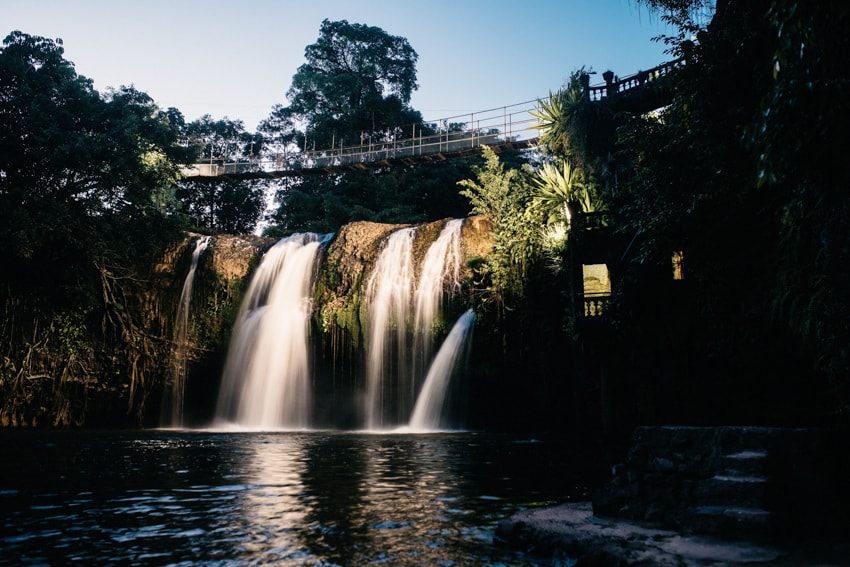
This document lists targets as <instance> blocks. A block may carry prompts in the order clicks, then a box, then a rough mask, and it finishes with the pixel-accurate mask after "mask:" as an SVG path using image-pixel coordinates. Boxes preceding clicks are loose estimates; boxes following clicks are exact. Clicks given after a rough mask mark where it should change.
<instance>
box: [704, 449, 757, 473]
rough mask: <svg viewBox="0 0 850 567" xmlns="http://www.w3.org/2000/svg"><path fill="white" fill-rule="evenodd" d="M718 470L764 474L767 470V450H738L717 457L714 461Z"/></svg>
mask: <svg viewBox="0 0 850 567" xmlns="http://www.w3.org/2000/svg"><path fill="white" fill-rule="evenodd" d="M715 466H716V468H717V470H718V471H729V475H731V474H732V472H731V471H737V472H740V473H746V474H762V475H763V474H765V471H766V470H767V451H738V452H737V453H730V454H728V455H723V456H722V457H719V458H718V459H717V462H716V465H715Z"/></svg>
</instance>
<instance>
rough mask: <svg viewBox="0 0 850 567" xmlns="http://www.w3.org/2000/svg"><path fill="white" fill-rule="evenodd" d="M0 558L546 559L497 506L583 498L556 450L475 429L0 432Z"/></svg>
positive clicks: (183, 561)
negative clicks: (510, 528) (527, 549)
mask: <svg viewBox="0 0 850 567" xmlns="http://www.w3.org/2000/svg"><path fill="white" fill-rule="evenodd" d="M0 447H2V453H3V466H2V467H0V471H2V472H0V522H1V523H0V564H2V565H65V564H68V563H76V564H79V565H111V564H120V565H245V564H250V565H263V564H276V565H371V564H385V565H429V566H430V565H447V566H448V565H546V563H545V562H541V561H540V560H537V559H535V558H532V557H526V556H523V555H521V554H518V553H517V552H513V551H510V550H507V549H503V548H500V547H498V546H496V545H494V544H493V532H494V530H495V527H496V524H497V523H498V521H499V520H501V519H504V518H506V517H508V516H510V514H511V513H513V512H515V511H517V510H520V509H525V508H528V507H532V506H540V505H545V504H550V503H554V502H561V501H565V500H567V499H576V498H582V497H586V494H584V492H585V489H584V487H583V485H582V481H581V480H580V478H579V477H580V475H579V474H578V473H577V470H576V458H575V456H574V455H571V453H570V450H569V448H568V447H566V446H564V445H562V444H560V443H558V442H555V441H552V440H545V439H543V440H541V439H532V438H520V437H508V436H495V435H489V434H476V433H444V434H424V435H402V434H361V433H342V432H304V433H291V432H290V433H220V432H189V431H180V432H178V431H139V432H90V431H89V432H80V431H65V432H41V431H20V432H15V431H12V432H9V431H6V432H0Z"/></svg>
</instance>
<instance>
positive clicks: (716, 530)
mask: <svg viewBox="0 0 850 567" xmlns="http://www.w3.org/2000/svg"><path fill="white" fill-rule="evenodd" d="M845 449H846V439H845V438H844V437H842V436H841V435H838V434H836V433H835V432H830V431H826V430H822V429H799V428H798V429H783V428H769V427H674V426H665V427H638V428H637V429H636V430H635V432H634V435H633V438H632V442H631V445H630V448H629V452H628V455H627V457H626V460H625V462H623V463H621V464H618V465H617V466H615V467H613V469H612V475H611V478H610V479H609V480H608V481H607V482H606V483H605V484H604V486H603V487H602V488H601V489H599V490H597V491H596V493H595V494H594V495H593V500H592V502H578V503H567V504H563V505H559V506H554V507H549V508H540V509H532V510H528V511H524V512H520V513H517V514H515V515H514V516H512V517H511V518H510V519H508V520H504V521H503V522H501V523H500V525H499V527H498V529H497V532H496V535H495V539H496V542H497V543H499V544H502V545H506V546H509V547H511V548H514V549H516V550H520V551H522V552H525V553H529V554H532V555H535V556H541V557H547V558H555V559H560V560H568V564H571V565H572V564H573V563H571V562H577V563H575V565H576V567H578V566H586V565H592V566H596V567H606V566H617V567H621V566H626V565H629V566H632V565H662V566H663V565H676V566H690V565H753V564H770V565H781V566H790V565H801V566H814V565H819V566H839V565H850V539H848V535H847V533H846V529H845V528H846V525H847V518H848V512H847V511H848V508H850V507H848V501H849V500H850V499H848V488H847V478H850V476H848V471H847V470H846V466H845V465H843V464H842V463H843V462H844V459H843V458H838V456H839V455H844V454H845V453H846V451H845Z"/></svg>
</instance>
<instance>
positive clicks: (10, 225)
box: [0, 31, 191, 287]
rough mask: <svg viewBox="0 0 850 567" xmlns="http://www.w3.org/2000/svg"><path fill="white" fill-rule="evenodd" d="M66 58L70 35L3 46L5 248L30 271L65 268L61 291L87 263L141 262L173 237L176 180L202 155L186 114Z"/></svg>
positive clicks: (12, 38) (0, 217)
mask: <svg viewBox="0 0 850 567" xmlns="http://www.w3.org/2000/svg"><path fill="white" fill-rule="evenodd" d="M63 55H64V50H63V48H62V43H61V40H56V41H53V40H50V39H46V38H43V37H36V36H30V35H27V34H24V33H22V32H19V31H16V32H13V33H12V34H10V35H9V36H8V37H6V38H5V40H4V42H3V46H2V49H0V123H2V124H3V127H2V128H0V240H2V242H3V247H2V252H0V255H2V261H3V262H4V263H6V264H5V265H7V267H10V266H17V267H18V270H19V272H18V273H19V274H20V277H22V278H26V277H27V276H26V273H27V270H33V271H35V272H36V273H42V274H44V275H45V276H47V277H48V278H49V277H50V274H51V273H53V272H57V275H56V278H55V279H54V281H53V282H52V283H54V284H58V286H59V287H61V285H62V282H63V281H65V280H69V281H70V282H73V281H74V280H75V278H76V277H77V276H76V275H74V273H73V271H74V270H73V267H74V265H75V262H82V263H83V264H88V263H89V262H90V261H91V259H92V258H102V259H103V258H106V259H114V260H122V259H131V258H136V257H138V255H139V254H143V253H145V252H146V251H148V250H150V249H152V247H153V246H155V245H157V244H158V243H159V241H160V240H161V239H162V238H166V237H168V235H169V234H171V233H170V230H171V229H172V228H174V227H175V226H176V225H175V223H174V220H173V219H172V218H171V217H169V216H168V212H169V211H170V210H171V208H173V201H172V197H171V195H173V193H172V192H170V191H169V189H168V188H169V187H173V184H174V183H175V181H176V179H177V177H178V164H179V163H183V162H186V161H190V160H191V157H190V153H191V152H189V151H188V150H187V149H186V148H185V147H183V146H181V145H180V143H179V139H178V129H177V127H176V126H175V123H174V121H175V120H176V119H178V118H179V113H177V112H176V111H169V112H164V111H162V110H160V109H159V108H158V107H157V106H156V105H155V104H154V103H153V100H152V99H151V98H150V97H149V96H148V95H147V94H145V93H143V92H140V91H138V90H136V89H134V88H133V87H121V88H118V89H113V90H110V91H108V92H107V93H106V94H105V95H100V94H99V93H98V92H97V91H96V90H94V88H93V86H92V82H91V81H90V80H89V79H87V78H85V77H82V76H79V75H77V73H76V71H75V70H74V66H73V64H72V63H70V62H69V61H67V60H65V59H64V57H63ZM10 271H11V270H10ZM69 285H71V286H72V287H73V283H70V284H69Z"/></svg>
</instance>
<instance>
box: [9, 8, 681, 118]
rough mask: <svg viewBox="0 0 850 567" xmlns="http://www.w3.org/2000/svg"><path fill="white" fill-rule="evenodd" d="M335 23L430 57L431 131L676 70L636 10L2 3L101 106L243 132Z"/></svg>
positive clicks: (426, 95)
mask: <svg viewBox="0 0 850 567" xmlns="http://www.w3.org/2000/svg"><path fill="white" fill-rule="evenodd" d="M324 18H328V19H330V20H343V19H345V20H348V21H349V22H350V23H360V24H366V25H370V26H377V27H380V28H382V29H383V30H384V31H386V32H387V33H389V34H392V35H398V36H402V37H405V38H407V40H408V41H409V42H410V44H411V46H412V47H413V49H414V50H416V52H417V53H418V54H419V61H418V63H417V72H418V74H417V76H418V83H419V89H418V90H417V91H416V92H414V94H413V97H412V100H411V105H412V106H413V108H415V109H416V110H419V111H420V112H422V114H423V116H424V118H425V119H426V120H436V119H439V118H444V117H449V116H454V115H457V114H463V113H466V112H475V111H480V110H488V109H491V108H497V107H502V106H506V105H511V104H516V103H520V102H525V101H530V100H534V99H537V98H542V97H545V96H547V95H548V93H549V91H550V90H552V91H554V90H557V89H558V88H560V87H561V86H562V85H563V84H564V83H565V82H566V80H567V78H568V77H569V75H570V73H571V72H572V71H574V70H575V69H578V68H579V67H582V66H584V67H586V68H588V69H591V70H593V71H596V72H597V73H599V74H600V75H597V76H595V77H594V78H593V79H592V81H591V82H593V83H597V82H601V73H602V71H605V70H606V69H611V70H612V71H614V72H615V73H616V74H617V75H620V76H625V75H630V74H632V73H634V72H636V71H639V70H642V69H648V68H651V67H654V66H655V65H657V64H659V63H661V62H663V61H666V60H668V59H669V56H668V55H667V54H665V53H664V50H665V46H664V45H663V43H661V42H653V41H652V38H653V37H657V36H659V35H662V34H672V30H669V29H667V28H665V26H664V25H663V23H662V22H661V20H660V18H659V16H658V15H657V14H653V13H650V12H649V11H648V10H647V9H646V8H644V7H642V6H639V5H638V4H637V3H636V2H635V1H634V0H511V1H507V0H416V1H414V0H348V1H346V0H300V1H291V0H276V1H275V0H241V1H238V2H237V1H233V0H231V1H229V2H223V1H219V0H206V1H195V0H168V1H165V0H144V1H142V0H0V34H2V37H5V36H6V35H7V34H8V33H9V32H11V31H13V30H21V31H23V32H25V33H28V34H31V35H39V36H45V37H49V38H54V39H55V38H62V40H63V42H64V48H65V58H66V59H68V60H69V61H72V62H73V63H74V64H75V66H76V69H77V72H78V73H79V74H81V75H85V76H86V77H89V78H90V79H92V80H93V81H94V84H95V88H97V89H98V90H99V91H101V92H103V91H105V90H106V88H108V87H118V86H121V85H130V84H132V85H134V86H135V87H136V88H137V89H139V90H141V91H144V92H146V93H148V94H149V95H150V96H151V97H153V99H154V100H155V101H156V102H157V104H158V105H159V106H161V107H162V108H167V107H171V106H173V107H176V108H178V109H179V110H180V111H181V112H182V113H183V114H184V116H185V117H186V120H187V121H191V120H194V119H196V118H198V117H199V116H201V115H203V114H210V115H212V116H213V117H214V118H216V119H218V118H222V117H224V116H227V117H228V118H231V119H240V120H242V121H244V123H245V128H246V129H247V130H248V131H253V130H254V129H255V128H256V126H257V124H258V123H259V121H260V120H262V119H263V118H265V117H266V116H268V114H269V112H270V110H271V108H272V106H273V105H274V104H277V103H281V104H284V105H285V104H288V103H287V100H286V91H287V90H288V89H289V86H290V82H291V79H292V76H293V75H294V74H295V71H296V69H297V68H298V66H299V65H301V64H303V63H304V48H305V47H306V46H307V45H309V44H311V43H315V41H316V39H317V38H318V35H319V26H320V25H321V22H322V20H323V19H324Z"/></svg>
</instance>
